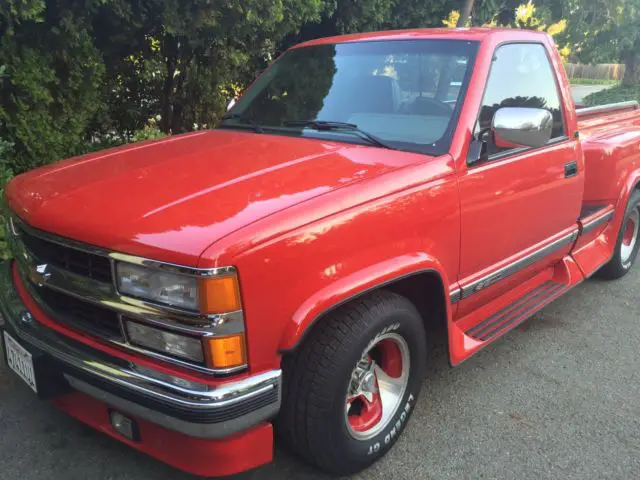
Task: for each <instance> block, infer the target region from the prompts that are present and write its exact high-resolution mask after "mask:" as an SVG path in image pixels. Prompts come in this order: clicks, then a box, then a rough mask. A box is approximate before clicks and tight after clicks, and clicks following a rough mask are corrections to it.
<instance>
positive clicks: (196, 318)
mask: <svg viewBox="0 0 640 480" xmlns="http://www.w3.org/2000/svg"><path fill="white" fill-rule="evenodd" d="M4 218H5V229H6V239H7V242H8V244H9V246H10V247H11V250H12V252H13V254H14V257H15V259H16V261H17V264H18V268H19V271H20V274H21V277H22V279H23V281H24V284H25V287H26V288H27V290H28V291H29V293H30V295H31V296H32V297H33V299H34V301H35V302H36V303H37V304H39V306H40V307H41V308H42V309H43V310H44V311H45V312H46V313H47V314H48V315H49V317H50V318H51V319H52V320H55V321H56V322H58V323H60V324H63V325H68V326H69V327H71V328H74V329H76V330H79V331H82V332H85V333H87V334H90V335H92V336H94V337H97V338H99V339H102V340H104V341H106V342H108V343H111V344H113V345H115V346H117V347H120V348H124V349H128V350H131V351H134V352H136V353H142V354H144V355H147V356H150V357H154V358H157V359H160V360H164V361H167V362H171V363H174V364H177V365H179V366H181V367H184V368H188V369H192V370H196V371H198V372H201V373H206V374H214V375H216V374H223V375H227V374H230V373H234V372H237V371H240V370H244V369H245V368H246V365H241V366H238V367H230V368H226V369H225V368H221V369H216V368H209V367H207V366H205V365H204V364H200V363H195V362H187V361H183V360H180V359H176V358H174V357H171V356H169V355H165V354H163V353H158V352H155V351H152V350H149V349H148V348H143V347H139V346H136V345H134V344H132V343H131V342H130V341H129V339H128V338H127V335H126V333H125V332H124V328H123V324H122V322H123V319H122V317H123V316H124V315H126V316H127V317H131V318H133V319H135V320H136V321H139V322H142V323H147V324H153V325H154V326H156V328H160V329H165V330H168V331H176V332H178V333H179V334H183V335H185V334H186V335H189V336H196V337H205V336H210V335H214V334H215V333H216V332H217V331H222V332H229V331H232V332H235V331H236V329H237V330H238V331H244V316H243V312H242V310H239V311H236V312H229V313H222V314H215V315H204V314H200V312H199V311H192V310H185V309H181V308H177V307H172V306H168V305H161V304H157V303H152V302H148V301H145V300H142V299H137V298H132V297H129V296H127V295H123V294H121V293H120V292H118V290H117V288H116V286H115V282H114V279H113V273H112V272H113V271H114V270H115V264H116V263H117V262H128V263H134V264H138V265H144V266H147V267H148V268H155V269H157V270H159V271H170V272H175V273H178V274H183V275H192V276H202V277H211V276H216V275H226V274H228V273H229V272H231V271H235V269H234V267H220V268H211V269H198V268H195V267H189V266H181V265H174V264H168V263H163V262H158V261H154V260H149V259H146V258H143V257H135V256H131V255H127V254H122V253H118V252H113V251H109V250H106V249H104V248H101V247H96V246H92V245H88V244H84V243H81V242H78V241H75V240H70V239H67V238H63V237H59V236H57V235H54V234H51V233H48V232H45V231H42V230H38V229H36V228H33V227H31V226H30V225H27V224H26V223H24V222H23V221H22V220H21V219H19V218H18V217H17V216H16V215H15V214H13V213H12V212H8V211H7V212H5V215H4ZM221 319H222V321H221ZM220 325H222V327H221V326H220ZM221 329H222V330H221ZM220 334H221V335H222V333H220Z"/></svg>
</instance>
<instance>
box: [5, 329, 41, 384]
mask: <svg viewBox="0 0 640 480" xmlns="http://www.w3.org/2000/svg"><path fill="white" fill-rule="evenodd" d="M4 348H5V353H6V354H7V365H9V368H10V369H11V370H13V371H14V372H15V373H16V374H17V375H18V376H19V377H20V378H21V379H22V380H24V381H25V382H26V383H27V385H29V386H30V387H31V390H33V391H34V392H36V393H38V387H37V386H36V374H35V371H34V369H33V358H32V357H31V354H30V353H29V352H27V351H26V350H25V349H24V348H23V347H22V345H20V344H19V343H18V342H16V341H15V340H14V339H13V337H11V335H9V334H8V333H7V332H4Z"/></svg>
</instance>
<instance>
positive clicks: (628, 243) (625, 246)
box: [598, 190, 640, 279]
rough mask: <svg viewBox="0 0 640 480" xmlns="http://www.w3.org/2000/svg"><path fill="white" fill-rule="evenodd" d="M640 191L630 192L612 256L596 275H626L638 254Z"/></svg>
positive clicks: (639, 244) (615, 276)
mask: <svg viewBox="0 0 640 480" xmlns="http://www.w3.org/2000/svg"><path fill="white" fill-rule="evenodd" d="M639 233H640V191H639V190H635V191H634V192H633V193H632V194H631V198H630V199H629V203H628V205H627V209H626V210H625V213H624V219H623V220H622V226H621V227H620V232H619V233H618V239H617V241H616V246H615V250H614V253H613V257H611V260H610V261H609V263H607V264H605V265H604V266H603V267H602V268H601V269H600V270H599V271H598V276H600V277H603V278H608V279H616V278H620V277H622V276H624V275H626V274H627V273H628V272H629V270H631V267H632V266H633V263H634V262H635V260H636V257H637V256H638V250H639V249H640V241H639V240H640V239H639V238H638V236H639V235H638V234H639Z"/></svg>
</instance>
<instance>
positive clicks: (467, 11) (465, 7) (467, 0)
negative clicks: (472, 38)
mask: <svg viewBox="0 0 640 480" xmlns="http://www.w3.org/2000/svg"><path fill="white" fill-rule="evenodd" d="M473 4H474V0H464V3H463V4H462V10H461V13H460V17H459V18H458V21H457V22H456V26H457V27H464V26H465V25H466V24H467V21H468V20H469V17H470V16H471V11H472V10H473Z"/></svg>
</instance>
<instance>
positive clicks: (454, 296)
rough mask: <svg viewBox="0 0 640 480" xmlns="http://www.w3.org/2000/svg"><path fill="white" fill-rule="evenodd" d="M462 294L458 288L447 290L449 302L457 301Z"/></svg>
mask: <svg viewBox="0 0 640 480" xmlns="http://www.w3.org/2000/svg"><path fill="white" fill-rule="evenodd" d="M461 294H462V291H461V290H460V289H459V288H456V289H454V290H450V291H449V299H450V300H451V303H452V304H453V303H458V302H459V301H460V296H461Z"/></svg>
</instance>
